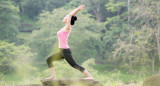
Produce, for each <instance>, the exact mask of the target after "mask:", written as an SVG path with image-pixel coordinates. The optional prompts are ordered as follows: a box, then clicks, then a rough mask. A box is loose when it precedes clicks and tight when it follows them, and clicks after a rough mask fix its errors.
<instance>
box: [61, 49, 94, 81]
mask: <svg viewBox="0 0 160 86" xmlns="http://www.w3.org/2000/svg"><path fill="white" fill-rule="evenodd" d="M62 54H63V57H64V59H65V60H66V61H67V62H68V63H69V64H70V65H71V66H72V67H73V68H75V69H78V70H79V71H81V72H82V73H83V74H85V75H86V76H87V78H84V79H94V78H93V77H92V75H91V74H90V73H89V72H88V71H87V70H86V69H84V68H83V67H82V66H80V65H78V64H77V63H76V62H75V60H74V59H73V57H72V54H71V50H70V49H65V50H63V52H62Z"/></svg>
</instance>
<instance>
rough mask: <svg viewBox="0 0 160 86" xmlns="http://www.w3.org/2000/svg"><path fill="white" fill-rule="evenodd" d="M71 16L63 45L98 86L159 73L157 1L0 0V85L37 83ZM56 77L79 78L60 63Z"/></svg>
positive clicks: (114, 85)
mask: <svg viewBox="0 0 160 86" xmlns="http://www.w3.org/2000/svg"><path fill="white" fill-rule="evenodd" d="M81 4H85V5H86V7H85V8H84V9H83V11H80V12H78V13H77V15H76V16H77V17H78V20H77V21H76V23H75V25H74V27H73V28H72V33H71V34H70V37H69V46H70V48H71V50H72V54H73V57H74V59H75V60H76V62H77V63H78V64H80V65H82V66H83V67H84V68H86V69H87V70H88V71H89V72H90V73H91V74H92V75H93V77H94V78H95V80H97V81H99V82H101V83H102V84H103V85H104V86H120V85H127V84H128V85H129V84H130V85H131V84H132V85H134V86H141V85H142V84H143V81H144V79H146V78H147V77H148V76H151V75H154V74H158V73H160V12H159V11H160V1H159V0H0V85H1V86H14V85H17V84H30V83H40V80H41V79H44V78H46V77H48V76H50V72H49V70H48V66H47V63H46V59H47V58H48V57H49V56H50V55H52V54H54V53H56V52H58V51H59V49H58V39H57V31H58V30H60V29H61V28H62V27H63V26H64V25H65V23H63V22H62V20H63V18H64V17H65V16H66V15H67V14H68V13H70V12H71V11H72V10H74V9H75V8H76V7H78V6H79V5H81ZM53 64H54V65H55V71H56V76H57V79H79V78H84V77H85V76H84V75H83V74H82V73H81V72H79V71H78V70H76V69H74V68H72V67H70V65H69V64H68V63H67V62H66V61H65V60H60V61H56V62H54V63H53Z"/></svg>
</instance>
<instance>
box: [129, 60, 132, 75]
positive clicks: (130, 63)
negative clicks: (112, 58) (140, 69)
mask: <svg viewBox="0 0 160 86" xmlns="http://www.w3.org/2000/svg"><path fill="white" fill-rule="evenodd" d="M129 66H130V69H129V71H130V72H132V58H131V57H130V59H129Z"/></svg>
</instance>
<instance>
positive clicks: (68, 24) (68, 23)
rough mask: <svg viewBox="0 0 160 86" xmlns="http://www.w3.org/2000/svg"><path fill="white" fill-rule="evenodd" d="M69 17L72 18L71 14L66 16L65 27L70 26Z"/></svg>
mask: <svg viewBox="0 0 160 86" xmlns="http://www.w3.org/2000/svg"><path fill="white" fill-rule="evenodd" d="M71 17H72V15H71V14H68V15H67V23H66V25H67V27H69V26H70V25H71V24H70V22H71Z"/></svg>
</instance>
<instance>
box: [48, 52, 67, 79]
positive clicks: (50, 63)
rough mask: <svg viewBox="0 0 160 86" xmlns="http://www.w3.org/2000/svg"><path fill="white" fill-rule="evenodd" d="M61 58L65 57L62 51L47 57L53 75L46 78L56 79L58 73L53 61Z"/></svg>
mask: <svg viewBox="0 0 160 86" xmlns="http://www.w3.org/2000/svg"><path fill="white" fill-rule="evenodd" d="M60 59H64V57H63V56H62V55H61V53H60V52H58V53H55V54H53V55H52V56H50V57H49V58H47V64H48V67H49V70H50V72H51V76H50V77H48V78H46V80H55V79H56V74H55V70H54V65H53V63H52V62H53V61H57V60H60Z"/></svg>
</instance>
